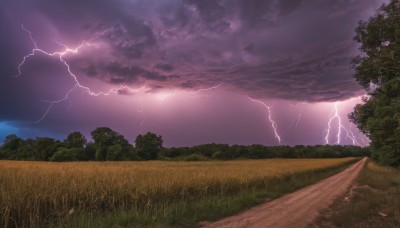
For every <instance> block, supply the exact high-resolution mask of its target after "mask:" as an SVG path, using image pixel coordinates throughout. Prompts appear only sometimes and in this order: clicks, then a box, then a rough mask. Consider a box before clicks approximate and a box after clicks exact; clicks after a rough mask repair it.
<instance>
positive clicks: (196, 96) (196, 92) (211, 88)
mask: <svg viewBox="0 0 400 228" xmlns="http://www.w3.org/2000/svg"><path fill="white" fill-rule="evenodd" d="M222 84H223V83H220V84H218V85H216V86H213V87H209V88H204V89H199V90H195V91H193V92H192V94H191V95H190V96H191V97H192V98H201V97H205V96H207V95H197V94H199V93H202V92H207V91H210V90H214V89H218V88H219V87H221V86H222ZM193 94H195V95H193Z"/></svg>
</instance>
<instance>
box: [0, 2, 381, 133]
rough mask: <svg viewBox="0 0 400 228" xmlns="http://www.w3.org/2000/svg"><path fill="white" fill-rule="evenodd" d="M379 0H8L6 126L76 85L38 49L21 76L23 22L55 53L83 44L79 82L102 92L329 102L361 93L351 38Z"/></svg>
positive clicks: (2, 40) (3, 15)
mask: <svg viewBox="0 0 400 228" xmlns="http://www.w3.org/2000/svg"><path fill="white" fill-rule="evenodd" d="M383 2H385V1H384V0H371V1H364V0H335V1H331V0H307V1H306V0H268V1H267V0H162V1H161V0H160V1H148V0H118V1H111V0H85V1H78V0H34V1H13V0H4V1H2V2H1V3H0V25H1V27H0V34H2V35H1V36H0V51H1V53H6V54H7V56H2V57H1V60H2V61H1V62H0V67H1V68H0V77H1V84H0V95H1V97H0V104H1V107H0V108H1V110H2V111H1V113H0V122H1V120H4V121H20V120H25V119H27V116H28V115H29V116H32V115H34V116H40V115H41V113H43V112H44V111H46V109H47V107H48V104H49V103H48V102H47V103H46V100H48V99H49V98H54V100H56V99H60V98H62V97H63V96H64V95H65V93H66V92H67V91H68V90H69V89H71V88H72V87H73V86H74V81H73V80H71V77H69V76H68V72H66V68H65V65H63V64H62V63H60V61H59V60H58V59H57V58H55V59H54V58H50V57H49V56H45V55H41V54H38V55H37V56H35V58H30V59H29V61H28V62H27V64H26V65H24V66H23V69H22V71H23V75H22V77H21V79H16V78H15V77H13V76H15V75H18V73H19V72H18V65H19V64H20V62H21V60H22V58H23V56H26V55H27V54H29V53H31V51H32V48H33V47H34V44H33V42H32V40H31V39H30V37H29V35H28V34H27V32H26V31H24V30H23V29H21V24H23V25H24V27H25V28H26V29H28V30H29V31H30V32H31V33H32V38H33V39H34V40H35V42H36V44H37V46H38V47H40V48H42V49H44V50H46V51H48V52H55V51H62V50H64V49H65V46H64V45H66V46H68V47H77V46H79V45H80V44H82V42H85V44H87V46H85V47H84V48H82V49H81V50H79V53H77V54H71V55H67V56H65V57H64V59H65V61H66V62H68V64H69V65H70V66H71V68H70V69H71V71H72V72H73V73H74V74H75V75H76V76H77V78H78V80H79V81H80V82H81V83H82V84H84V85H85V86H88V87H91V88H95V89H97V90H101V89H103V88H109V87H110V86H123V85H128V86H132V87H135V88H139V87H143V86H146V88H148V91H147V92H148V93H156V92H158V91H162V90H185V91H197V90H201V89H204V88H209V87H213V86H216V85H221V84H222V85H223V88H224V90H226V91H228V92H229V93H237V94H242V95H245V96H250V97H253V98H258V99H270V100H286V101H293V102H308V103H314V102H332V101H339V100H346V99H349V98H352V97H355V96H359V95H362V94H364V93H365V92H364V91H363V90H362V88H361V87H360V86H359V85H358V84H357V82H356V81H355V80H354V78H353V74H354V72H353V69H352V68H351V64H350V62H351V59H352V58H353V57H354V56H356V55H357V53H358V46H357V43H355V42H354V41H353V39H352V37H353V36H354V35H355V32H354V29H355V27H356V26H357V23H358V22H359V21H360V20H364V19H366V18H368V17H369V16H370V15H372V14H373V12H374V10H375V9H376V8H377V7H378V6H380V4H382V3H383ZM43 66H45V67H43ZM38 78H40V81H39V80H38ZM43 81H45V83H43ZM49 85H51V86H49ZM118 94H119V95H121V96H127V95H133V94H132V93H131V92H130V91H127V90H121V91H119V92H118ZM75 95H76V96H77V97H79V96H81V94H75ZM17 104H21V105H17ZM22 104H23V105H22ZM67 106H68V105H67ZM27 110H30V111H29V112H27ZM55 121H56V120H55ZM71 121H72V120H71ZM90 126H92V125H90ZM93 126H94V124H93Z"/></svg>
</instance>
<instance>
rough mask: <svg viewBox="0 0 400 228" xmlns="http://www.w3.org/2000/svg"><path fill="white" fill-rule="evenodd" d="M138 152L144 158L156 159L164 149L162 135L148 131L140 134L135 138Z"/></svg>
mask: <svg viewBox="0 0 400 228" xmlns="http://www.w3.org/2000/svg"><path fill="white" fill-rule="evenodd" d="M135 143H136V150H137V154H138V156H139V157H140V158H142V159H144V160H153V159H156V158H157V156H158V154H159V153H160V152H161V151H162V149H163V146H162V144H163V140H162V137H161V135H159V136H157V135H156V134H154V133H151V132H148V133H146V134H145V135H138V136H137V137H136V140H135Z"/></svg>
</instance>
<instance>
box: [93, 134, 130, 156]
mask: <svg viewBox="0 0 400 228" xmlns="http://www.w3.org/2000/svg"><path fill="white" fill-rule="evenodd" d="M91 134H92V138H93V140H94V143H95V144H96V160H100V161H104V160H106V158H107V152H108V151H107V149H108V147H110V146H114V145H120V146H122V147H125V146H127V145H129V142H128V140H126V139H125V138H124V136H122V135H121V134H120V133H118V132H116V131H114V130H112V129H111V128H108V127H98V128H96V129H95V130H94V131H92V132H91Z"/></svg>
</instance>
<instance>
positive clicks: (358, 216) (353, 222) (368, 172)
mask: <svg viewBox="0 0 400 228" xmlns="http://www.w3.org/2000/svg"><path fill="white" fill-rule="evenodd" d="M318 224H319V225H320V226H324V227H327V226H331V227H388V228H389V227H400V169H398V168H397V169H396V168H390V167H382V166H379V165H377V164H375V163H373V162H368V163H367V165H366V167H365V168H364V169H363V170H362V172H361V174H360V177H359V178H358V180H357V185H356V186H355V187H354V188H353V189H352V191H351V194H350V195H349V196H347V198H345V200H339V201H337V202H335V203H334V205H333V206H332V207H331V208H330V209H329V210H328V211H326V212H325V213H323V215H322V216H321V218H319V219H318Z"/></svg>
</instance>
